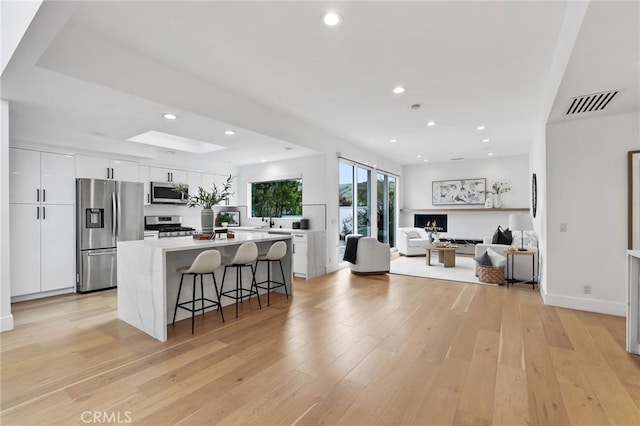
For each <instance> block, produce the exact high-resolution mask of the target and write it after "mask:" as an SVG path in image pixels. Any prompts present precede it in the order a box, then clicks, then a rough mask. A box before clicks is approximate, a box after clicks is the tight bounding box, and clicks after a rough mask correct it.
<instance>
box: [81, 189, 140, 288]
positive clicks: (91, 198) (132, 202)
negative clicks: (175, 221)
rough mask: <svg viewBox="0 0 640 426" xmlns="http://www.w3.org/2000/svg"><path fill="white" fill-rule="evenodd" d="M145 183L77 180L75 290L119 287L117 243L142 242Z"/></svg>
mask: <svg viewBox="0 0 640 426" xmlns="http://www.w3.org/2000/svg"><path fill="white" fill-rule="evenodd" d="M142 194H143V189H142V183H138V182H120V181H114V180H101V179H76V250H77V260H76V287H77V290H78V292H80V293H85V292H88V291H94V290H102V289H105V288H111V287H116V286H117V273H116V272H117V270H116V267H117V262H116V254H117V251H116V245H117V243H118V241H129V240H142V239H143V238H144V225H143V220H144V219H143V218H144V212H143V207H142V204H143V195H142Z"/></svg>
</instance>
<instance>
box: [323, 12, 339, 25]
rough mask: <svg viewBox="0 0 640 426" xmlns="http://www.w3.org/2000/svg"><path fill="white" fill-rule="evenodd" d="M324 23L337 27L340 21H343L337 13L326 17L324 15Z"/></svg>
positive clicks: (331, 13)
mask: <svg viewBox="0 0 640 426" xmlns="http://www.w3.org/2000/svg"><path fill="white" fill-rule="evenodd" d="M322 21H323V22H324V23H325V24H326V25H329V26H330V27H333V26H335V25H338V24H339V23H340V21H342V17H341V16H340V15H338V14H337V13H335V12H329V13H327V14H326V15H324V17H323V18H322Z"/></svg>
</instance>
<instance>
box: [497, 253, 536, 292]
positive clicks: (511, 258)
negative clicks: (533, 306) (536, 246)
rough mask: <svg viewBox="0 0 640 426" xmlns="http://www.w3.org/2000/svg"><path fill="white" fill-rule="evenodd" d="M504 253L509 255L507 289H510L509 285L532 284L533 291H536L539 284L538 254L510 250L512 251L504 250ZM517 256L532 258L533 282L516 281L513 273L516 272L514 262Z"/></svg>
mask: <svg viewBox="0 0 640 426" xmlns="http://www.w3.org/2000/svg"><path fill="white" fill-rule="evenodd" d="M502 252H503V253H504V254H506V255H507V271H506V274H505V275H506V276H505V281H506V282H507V288H509V284H514V283H523V284H531V289H532V290H534V289H535V288H536V284H537V283H538V280H537V277H536V256H535V254H536V252H535V251H533V250H523V251H521V250H510V249H506V250H502ZM516 256H531V271H532V275H531V280H528V281H522V280H516V279H515V278H513V272H514V266H513V262H514V259H515V257H516Z"/></svg>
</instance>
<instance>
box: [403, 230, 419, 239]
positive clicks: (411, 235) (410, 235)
mask: <svg viewBox="0 0 640 426" xmlns="http://www.w3.org/2000/svg"><path fill="white" fill-rule="evenodd" d="M402 232H404V234H405V235H406V236H407V238H419V237H420V235H418V232H416V231H402Z"/></svg>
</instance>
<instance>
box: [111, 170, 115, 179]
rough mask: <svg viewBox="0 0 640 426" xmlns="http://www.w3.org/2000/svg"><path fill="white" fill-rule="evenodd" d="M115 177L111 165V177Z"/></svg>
mask: <svg viewBox="0 0 640 426" xmlns="http://www.w3.org/2000/svg"><path fill="white" fill-rule="evenodd" d="M115 178H116V175H115V173H113V167H112V168H111V179H115Z"/></svg>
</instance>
